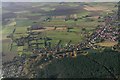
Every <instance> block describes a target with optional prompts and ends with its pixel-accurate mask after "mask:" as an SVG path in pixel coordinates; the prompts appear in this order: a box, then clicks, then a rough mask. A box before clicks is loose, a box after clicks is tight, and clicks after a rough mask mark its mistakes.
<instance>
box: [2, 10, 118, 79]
mask: <svg viewBox="0 0 120 80" xmlns="http://www.w3.org/2000/svg"><path fill="white" fill-rule="evenodd" d="M118 9H120V8H118ZM119 11H120V10H118V12H116V13H114V14H112V15H107V16H105V17H104V18H102V19H103V23H102V24H100V25H98V27H97V29H95V30H94V31H93V33H92V34H90V35H89V34H87V33H86V36H85V37H86V38H85V39H84V40H83V41H81V42H78V43H77V44H72V43H71V42H72V40H68V43H66V44H65V45H63V44H61V43H62V41H63V40H61V39H60V40H58V42H57V43H56V44H55V45H52V41H53V40H54V39H53V38H51V37H49V36H47V35H46V34H45V32H46V31H62V30H64V31H66V32H68V33H70V32H72V29H73V27H68V26H66V25H57V26H56V25H54V27H50V26H51V25H50V26H49V27H48V26H47V27H43V26H42V25H31V26H29V27H27V30H26V32H27V34H26V35H25V36H22V37H20V38H15V36H14V34H16V27H15V28H14V29H13V32H12V33H11V34H10V35H7V38H9V39H11V41H12V43H11V45H10V51H11V50H12V47H13V46H14V45H15V44H16V45H17V47H18V50H17V52H18V55H19V56H16V57H14V59H13V60H12V61H10V62H5V63H4V64H3V78H13V77H15V78H19V77H26V76H29V77H30V76H31V77H32V78H35V77H37V74H36V72H35V69H34V66H36V65H38V64H39V66H38V67H37V68H40V69H43V68H44V67H45V66H46V65H48V64H50V63H51V62H52V61H53V60H56V59H63V58H67V57H71V58H76V57H78V56H80V55H84V56H87V54H88V52H89V50H90V49H93V50H98V49H101V50H102V49H104V48H106V45H101V44H102V42H111V43H112V42H113V45H112V44H111V45H110V47H111V48H112V49H113V50H115V51H118V52H120V50H119V48H120V44H119V42H118V37H119V34H120V32H119V28H116V26H120V22H119V21H118V20H120V18H119V17H120V15H119V14H120V12H119ZM59 17H60V18H61V17H62V18H63V19H65V21H67V20H71V19H72V20H74V21H77V17H76V15H75V14H74V15H72V16H70V18H66V17H64V16H58V17H57V18H59ZM100 17H101V16H99V18H100ZM53 18H56V16H54V17H53ZM50 19H51V18H47V19H46V20H45V21H48V22H49V21H50ZM58 26H64V27H62V28H61V27H58ZM83 31H84V33H85V30H83ZM17 34H20V33H17ZM71 37H72V36H71ZM24 46H25V48H24ZM107 46H109V45H107ZM116 46H117V47H116ZM28 52H30V53H31V54H30V55H28V54H25V53H28Z"/></svg>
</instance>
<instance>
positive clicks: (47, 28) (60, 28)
mask: <svg viewBox="0 0 120 80" xmlns="http://www.w3.org/2000/svg"><path fill="white" fill-rule="evenodd" d="M52 30H54V27H45V29H42V30H32V31H33V32H43V31H52ZM56 30H58V31H63V30H66V27H58V28H56Z"/></svg>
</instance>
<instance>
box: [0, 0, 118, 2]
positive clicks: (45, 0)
mask: <svg viewBox="0 0 120 80" xmlns="http://www.w3.org/2000/svg"><path fill="white" fill-rule="evenodd" d="M1 2H119V0H52V1H51V0H1Z"/></svg>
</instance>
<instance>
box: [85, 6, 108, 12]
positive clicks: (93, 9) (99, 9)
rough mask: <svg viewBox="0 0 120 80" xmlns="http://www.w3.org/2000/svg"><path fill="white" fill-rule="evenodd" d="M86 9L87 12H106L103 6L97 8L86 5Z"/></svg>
mask: <svg viewBox="0 0 120 80" xmlns="http://www.w3.org/2000/svg"><path fill="white" fill-rule="evenodd" d="M84 9H85V10H87V11H104V10H106V8H105V7H102V6H99V7H95V6H92V7H91V6H87V5H84Z"/></svg>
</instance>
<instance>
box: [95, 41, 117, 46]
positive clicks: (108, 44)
mask: <svg viewBox="0 0 120 80" xmlns="http://www.w3.org/2000/svg"><path fill="white" fill-rule="evenodd" d="M117 43H118V42H116V41H105V42H101V43H97V45H99V46H105V47H112V46H114V45H116V44H117Z"/></svg>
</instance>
